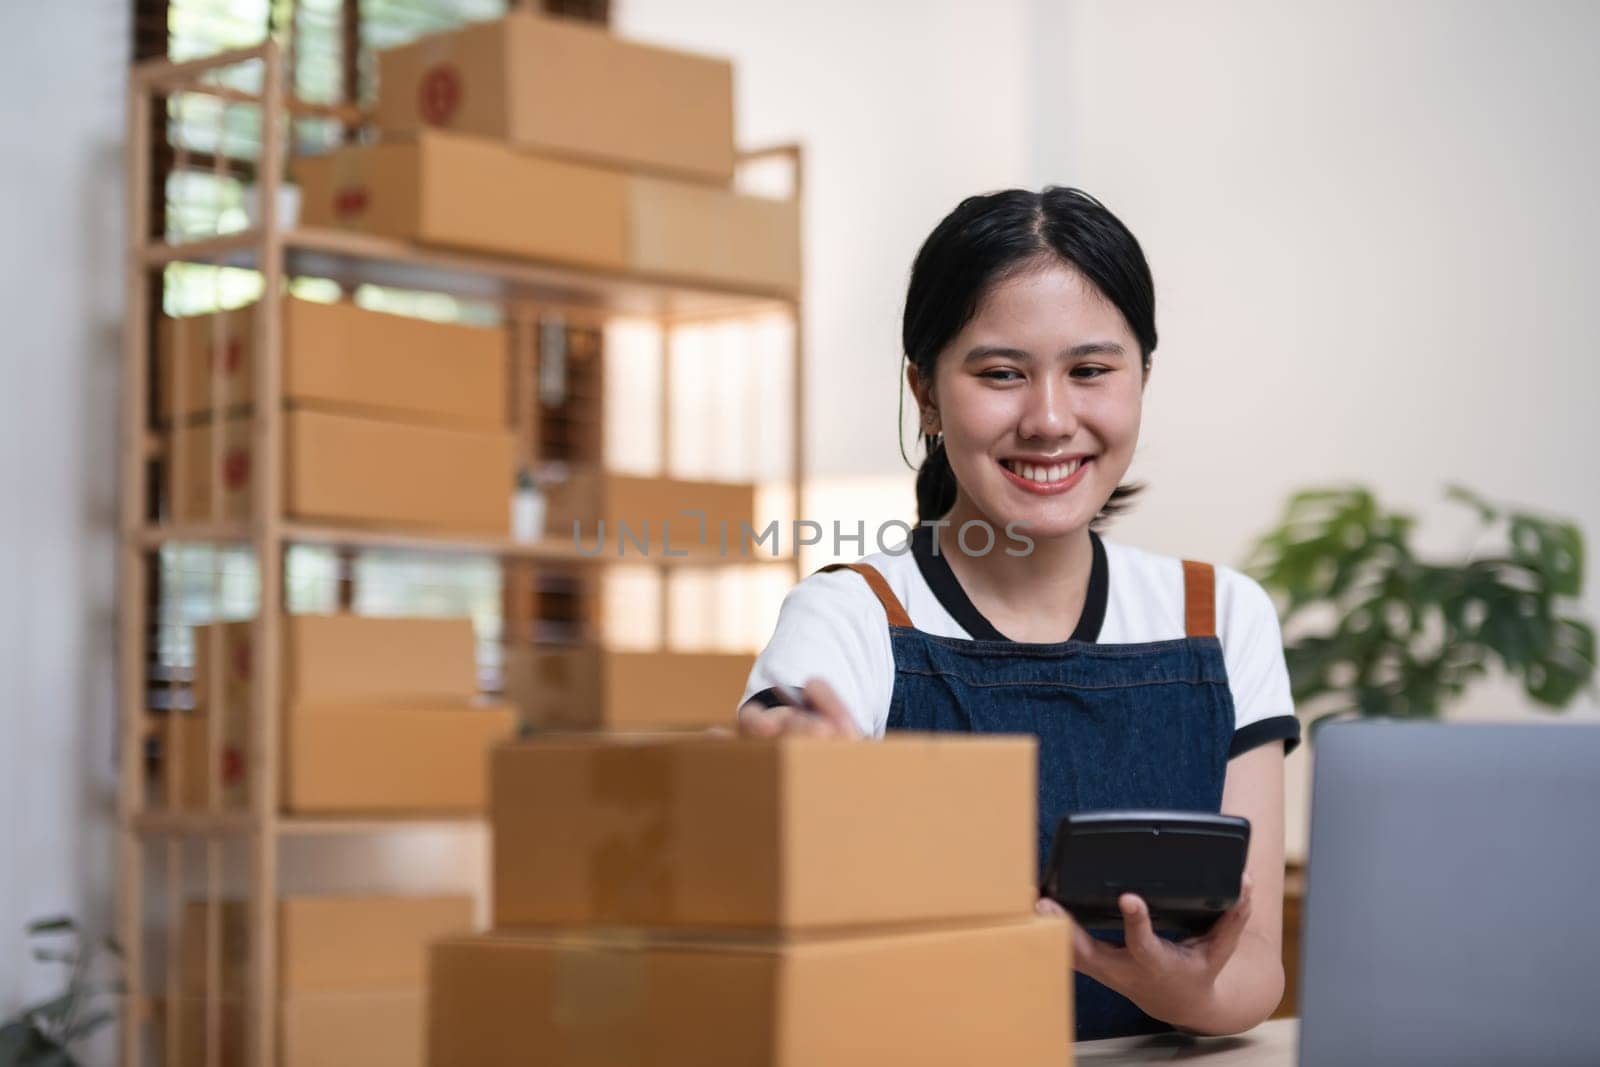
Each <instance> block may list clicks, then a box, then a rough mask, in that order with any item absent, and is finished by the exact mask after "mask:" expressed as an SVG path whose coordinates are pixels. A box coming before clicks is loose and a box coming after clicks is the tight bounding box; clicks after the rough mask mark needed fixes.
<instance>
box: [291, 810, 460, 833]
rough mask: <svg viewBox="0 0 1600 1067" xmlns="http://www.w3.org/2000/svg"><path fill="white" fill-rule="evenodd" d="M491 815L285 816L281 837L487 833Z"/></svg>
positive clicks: (423, 813) (425, 813) (424, 813)
mask: <svg viewBox="0 0 1600 1067" xmlns="http://www.w3.org/2000/svg"><path fill="white" fill-rule="evenodd" d="M488 828H489V818H488V816H487V815H453V814H436V813H427V812H422V813H418V814H414V815H413V814H398V815H359V816H352V815H329V816H315V815H293V816H291V815H284V816H280V817H279V819H278V833H280V834H292V835H294V836H298V837H314V836H317V835H322V834H330V835H338V834H388V833H409V832H412V831H421V830H487V829H488Z"/></svg>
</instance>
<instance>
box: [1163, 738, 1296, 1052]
mask: <svg viewBox="0 0 1600 1067" xmlns="http://www.w3.org/2000/svg"><path fill="white" fill-rule="evenodd" d="M1283 758H1284V757H1283V745H1282V744H1281V743H1273V744H1266V745H1261V746H1260V747H1259V748H1255V749H1252V750H1251V751H1249V752H1246V753H1245V754H1244V755H1242V756H1238V757H1236V758H1235V759H1233V760H1232V761H1231V762H1230V763H1229V764H1228V774H1227V777H1226V779H1224V781H1223V785H1222V811H1223V813H1224V814H1227V815H1242V816H1244V817H1245V818H1246V819H1249V820H1250V856H1249V858H1248V859H1247V860H1246V861H1245V873H1246V874H1248V875H1249V877H1250V883H1251V893H1250V897H1251V903H1250V918H1249V920H1248V921H1247V922H1246V923H1245V927H1244V932H1243V933H1242V934H1241V935H1240V937H1239V945H1238V947H1237V948H1236V949H1234V952H1233V956H1232V957H1231V958H1230V959H1229V960H1228V961H1227V963H1226V964H1225V965H1224V966H1223V968H1222V971H1221V973H1219V974H1218V975H1217V981H1216V995H1215V999H1214V1002H1213V1003H1212V1004H1210V1005H1207V1006H1205V1009H1204V1010H1202V1011H1199V1012H1197V1018H1196V1019H1195V1020H1194V1021H1193V1023H1185V1022H1179V1021H1178V1020H1172V1022H1173V1025H1175V1026H1182V1027H1183V1028H1184V1029H1186V1030H1195V1031H1196V1032H1199V1033H1211V1034H1233V1033H1238V1032H1239V1031H1241V1030H1248V1029H1250V1027H1252V1026H1255V1025H1256V1024H1257V1023H1260V1022H1262V1021H1264V1020H1265V1019H1266V1018H1267V1017H1268V1016H1270V1015H1271V1014H1272V1013H1273V1011H1275V1010H1276V1009H1277V1007H1278V1004H1279V1002H1280V1001H1282V1000H1283V982H1284V977H1283ZM1197 1007H1198V1006H1197Z"/></svg>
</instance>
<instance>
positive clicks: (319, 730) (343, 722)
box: [283, 704, 517, 815]
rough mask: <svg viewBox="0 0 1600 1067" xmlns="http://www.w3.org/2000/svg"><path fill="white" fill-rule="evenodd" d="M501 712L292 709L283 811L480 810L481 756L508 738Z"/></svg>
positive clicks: (506, 716)
mask: <svg viewBox="0 0 1600 1067" xmlns="http://www.w3.org/2000/svg"><path fill="white" fill-rule="evenodd" d="M516 732H517V715H516V711H515V710H514V709H513V708H511V707H510V706H509V705H493V706H480V707H473V708H466V707H454V708H453V707H448V706H444V705H431V706H430V705H420V704H407V705H397V706H394V707H383V708H375V707H371V706H361V705H348V706H345V705H326V706H325V705H296V706H294V707H292V708H291V709H290V710H289V715H288V719H287V722H286V723H285V735H286V736H285V755H286V759H285V761H284V766H283V806H284V809H285V810H286V811H290V812H294V813H297V814H316V815H330V814H361V813H367V814H391V815H392V814H412V813H446V812H453V813H461V814H468V813H472V812H479V811H482V810H483V808H484V804H485V800H486V799H487V797H488V765H489V750H490V749H491V748H493V747H494V746H495V745H497V744H499V743H500V742H502V741H508V740H510V739H512V738H513V737H515V736H516Z"/></svg>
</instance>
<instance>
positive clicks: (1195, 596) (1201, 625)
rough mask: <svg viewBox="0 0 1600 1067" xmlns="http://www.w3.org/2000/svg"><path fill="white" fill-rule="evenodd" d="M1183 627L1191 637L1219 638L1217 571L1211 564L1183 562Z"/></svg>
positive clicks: (1187, 560)
mask: <svg viewBox="0 0 1600 1067" xmlns="http://www.w3.org/2000/svg"><path fill="white" fill-rule="evenodd" d="M1183 625H1184V629H1185V630H1186V631H1187V633H1188V635H1189V636H1190V637H1215V636H1217V571H1216V568H1214V567H1213V566H1211V564H1209V563H1196V562H1195V561H1194V560H1192V559H1186V560H1184V561H1183Z"/></svg>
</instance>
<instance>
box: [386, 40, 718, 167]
mask: <svg viewBox="0 0 1600 1067" xmlns="http://www.w3.org/2000/svg"><path fill="white" fill-rule="evenodd" d="M375 117H376V120H377V124H378V128H379V129H380V130H382V131H383V132H384V133H386V134H392V133H412V132H415V131H417V130H420V129H423V128H425V127H444V128H447V129H453V130H458V131H460V132H462V133H472V134H478V135H480V136H483V137H490V138H493V139H495V140H500V141H510V142H512V143H514V144H516V145H518V146H520V147H524V148H531V149H534V150H537V151H540V152H544V153H547V154H550V155H555V156H571V157H573V158H575V159H584V160H591V161H596V162H600V163H607V164H611V165H614V166H622V167H629V168H633V167H637V168H641V169H653V170H659V171H663V172H665V173H669V174H676V175H680V176H682V177H686V178H690V179H698V180H702V181H712V182H724V183H726V182H727V181H729V180H730V179H731V178H732V176H733V164H734V147H733V66H732V64H731V63H729V62H728V61H727V60H725V59H717V58H713V57H710V56H701V55H694V54H691V53H688V52H679V51H675V50H672V49H667V48H658V47H654V46H651V45H645V44H639V43H636V42H633V41H625V40H623V39H621V38H619V37H615V36H613V35H611V34H610V33H607V32H606V31H605V30H604V29H602V28H600V27H596V26H592V25H589V24H586V23H583V22H579V21H576V20H573V19H560V18H547V17H542V16H538V15H532V14H522V13H519V14H513V15H510V16H508V17H506V18H504V19H500V20H498V21H495V22H481V23H477V24H475V25H470V26H467V27H464V28H463V29H460V30H456V31H453V32H449V33H441V34H435V35H433V36H430V37H425V38H423V39H421V40H419V41H416V42H413V43H411V44H408V45H404V46H402V47H400V48H391V49H386V50H385V51H382V52H379V53H378V106H377V113H376V116H375Z"/></svg>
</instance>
